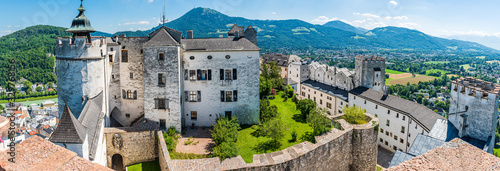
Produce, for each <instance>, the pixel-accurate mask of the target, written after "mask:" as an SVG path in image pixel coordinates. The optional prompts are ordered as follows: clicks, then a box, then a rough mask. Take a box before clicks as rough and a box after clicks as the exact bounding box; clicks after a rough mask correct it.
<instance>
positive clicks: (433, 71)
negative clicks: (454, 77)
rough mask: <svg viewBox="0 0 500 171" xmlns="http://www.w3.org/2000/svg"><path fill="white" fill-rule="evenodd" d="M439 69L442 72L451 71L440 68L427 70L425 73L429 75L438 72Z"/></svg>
mask: <svg viewBox="0 0 500 171" xmlns="http://www.w3.org/2000/svg"><path fill="white" fill-rule="evenodd" d="M438 71H439V72H441V74H448V73H450V72H449V71H444V70H440V69H431V70H427V71H425V75H429V74H431V73H437V72H438Z"/></svg>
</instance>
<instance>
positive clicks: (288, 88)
mask: <svg viewBox="0 0 500 171" xmlns="http://www.w3.org/2000/svg"><path fill="white" fill-rule="evenodd" d="M293 92H294V90H293V88H292V86H290V85H287V86H286V87H285V91H284V92H283V93H284V94H285V96H286V97H287V98H291V97H292V96H293Z"/></svg>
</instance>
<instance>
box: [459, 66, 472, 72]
mask: <svg viewBox="0 0 500 171" xmlns="http://www.w3.org/2000/svg"><path fill="white" fill-rule="evenodd" d="M460 66H461V67H464V69H465V71H468V69H469V68H471V66H470V65H469V64H465V65H460Z"/></svg>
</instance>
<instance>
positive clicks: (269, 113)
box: [260, 99, 279, 122]
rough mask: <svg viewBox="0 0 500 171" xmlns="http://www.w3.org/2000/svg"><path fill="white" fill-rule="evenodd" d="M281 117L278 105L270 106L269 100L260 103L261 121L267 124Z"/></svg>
mask: <svg viewBox="0 0 500 171" xmlns="http://www.w3.org/2000/svg"><path fill="white" fill-rule="evenodd" d="M278 116H279V113H278V107H277V106H276V105H272V106H270V102H269V100H267V99H264V100H261V101H260V121H261V122H267V121H269V120H271V119H273V118H276V117H278Z"/></svg>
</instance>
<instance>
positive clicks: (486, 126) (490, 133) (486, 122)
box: [449, 77, 500, 153]
mask: <svg viewBox="0 0 500 171" xmlns="http://www.w3.org/2000/svg"><path fill="white" fill-rule="evenodd" d="M499 92H500V85H498V84H495V83H489V82H485V81H482V80H478V79H474V78H470V77H468V78H459V79H457V80H455V81H452V85H451V93H450V94H451V101H450V114H449V121H450V122H451V123H452V124H453V125H454V126H455V127H456V128H457V129H458V132H459V136H460V137H464V136H470V137H472V138H476V139H479V140H482V141H490V142H489V143H490V144H493V143H494V139H495V138H494V137H495V131H496V128H497V119H498V105H499V96H500V95H499ZM492 151H493V146H492V145H490V147H489V149H488V152H490V153H491V152H492Z"/></svg>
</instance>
